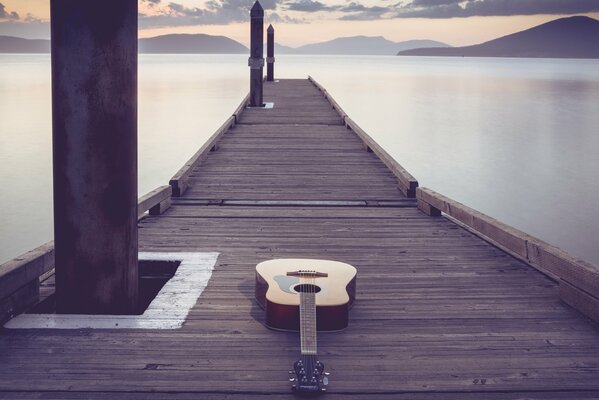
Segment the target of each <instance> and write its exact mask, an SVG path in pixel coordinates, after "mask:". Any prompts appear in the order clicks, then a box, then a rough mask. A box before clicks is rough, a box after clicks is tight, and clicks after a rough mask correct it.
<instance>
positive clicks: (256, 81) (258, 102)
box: [248, 1, 264, 107]
mask: <svg viewBox="0 0 599 400" xmlns="http://www.w3.org/2000/svg"><path fill="white" fill-rule="evenodd" d="M250 20H251V22H250V58H249V60H248V65H249V67H250V107H263V106H264V101H263V100H264V99H263V94H262V83H263V82H262V76H263V68H264V9H263V8H262V6H261V5H260V2H259V1H256V2H255V3H254V6H253V7H252V10H251V11H250Z"/></svg>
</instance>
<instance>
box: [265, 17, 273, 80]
mask: <svg viewBox="0 0 599 400" xmlns="http://www.w3.org/2000/svg"><path fill="white" fill-rule="evenodd" d="M266 80H267V81H269V82H272V81H274V80H275V28H273V27H272V25H268V29H267V30H266Z"/></svg>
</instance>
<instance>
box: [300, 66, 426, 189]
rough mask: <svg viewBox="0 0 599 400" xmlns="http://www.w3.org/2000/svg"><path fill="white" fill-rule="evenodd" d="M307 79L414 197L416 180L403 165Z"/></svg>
mask: <svg viewBox="0 0 599 400" xmlns="http://www.w3.org/2000/svg"><path fill="white" fill-rule="evenodd" d="M308 80H309V81H310V82H312V84H313V85H314V86H316V87H317V88H318V90H320V91H321V92H322V93H323V94H324V96H325V98H326V99H327V100H328V101H329V103H331V106H332V107H333V109H335V111H337V113H338V114H339V115H340V116H341V118H342V120H343V124H344V125H345V126H346V127H347V128H348V129H351V130H352V131H353V132H354V133H355V134H356V135H357V136H358V137H359V138H360V139H362V142H363V143H364V147H365V148H366V149H367V150H368V151H372V152H373V153H374V154H376V156H377V157H378V158H379V159H380V160H381V161H382V162H383V163H384V164H385V165H386V166H387V168H389V170H391V172H392V173H393V175H395V177H396V178H397V180H398V183H399V189H400V190H401V191H402V193H403V194H405V195H406V197H410V198H414V197H416V188H417V187H418V181H417V180H416V178H414V177H413V176H412V174H410V173H409V172H408V171H407V170H406V169H405V168H404V167H402V166H401V164H399V163H398V162H397V161H396V160H395V159H394V158H393V157H392V156H391V155H390V154H389V153H387V151H386V150H385V149H383V148H382V147H381V146H380V145H379V144H378V143H377V142H376V141H375V140H374V139H373V138H372V137H371V136H370V135H368V134H367V133H366V131H364V129H362V128H361V127H360V126H359V125H358V124H357V123H356V122H355V121H354V120H353V119H351V118H350V117H349V116H348V115H347V113H346V112H345V111H343V109H342V108H341V106H340V105H339V103H337V101H336V100H335V99H334V98H333V96H331V94H330V93H329V92H328V91H327V90H326V89H325V88H324V87H323V86H322V85H321V84H320V83H318V82H317V81H316V80H315V79H314V78H312V77H311V76H308Z"/></svg>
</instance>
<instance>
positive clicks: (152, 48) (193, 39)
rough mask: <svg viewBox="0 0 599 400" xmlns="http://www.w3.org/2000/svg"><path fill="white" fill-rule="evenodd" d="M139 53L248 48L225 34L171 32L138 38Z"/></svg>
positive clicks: (229, 51) (220, 51)
mask: <svg viewBox="0 0 599 400" xmlns="http://www.w3.org/2000/svg"><path fill="white" fill-rule="evenodd" d="M139 52H140V53H162V54H186V53H187V54H238V53H248V52H249V49H248V48H247V47H245V46H244V45H242V44H241V43H239V42H236V41H234V40H232V39H229V38H228V37H225V36H211V35H205V34H194V35H186V34H173V35H163V36H156V37H153V38H146V39H139Z"/></svg>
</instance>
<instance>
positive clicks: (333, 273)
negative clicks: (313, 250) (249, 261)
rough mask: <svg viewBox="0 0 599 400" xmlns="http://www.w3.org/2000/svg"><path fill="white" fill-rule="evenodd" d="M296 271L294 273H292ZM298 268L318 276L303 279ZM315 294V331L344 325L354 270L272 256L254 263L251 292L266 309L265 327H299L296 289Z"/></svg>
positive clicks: (353, 291) (351, 299) (333, 263)
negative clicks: (253, 285)
mask: <svg viewBox="0 0 599 400" xmlns="http://www.w3.org/2000/svg"><path fill="white" fill-rule="evenodd" d="M294 271H297V272H294ZM301 271H312V272H314V273H316V274H318V275H319V276H316V277H314V278H311V280H310V281H306V280H305V279H302V278H301V277H300V274H301ZM302 290H310V291H312V292H313V293H315V301H316V327H317V330H318V331H339V330H342V329H344V328H346V327H347V325H348V322H349V308H350V307H351V306H352V304H353V302H354V300H355V298H356V269H355V268H354V267H353V266H351V265H349V264H345V263H342V262H338V261H329V260H311V259H276V260H270V261H265V262H262V263H260V264H258V265H257V266H256V287H255V295H256V300H257V301H258V304H260V306H261V307H262V308H263V309H264V310H265V312H266V326H267V327H269V328H271V329H276V330H283V331H298V330H299V329H300V292H301V291H302Z"/></svg>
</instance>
